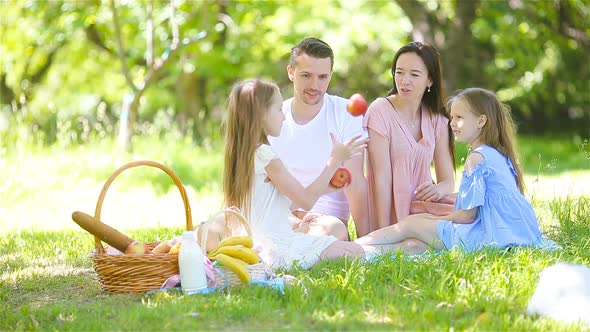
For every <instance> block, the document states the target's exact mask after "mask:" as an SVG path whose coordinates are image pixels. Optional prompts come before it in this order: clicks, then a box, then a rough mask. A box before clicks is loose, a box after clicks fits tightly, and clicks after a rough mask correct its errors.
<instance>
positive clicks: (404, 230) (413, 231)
mask: <svg viewBox="0 0 590 332" xmlns="http://www.w3.org/2000/svg"><path fill="white" fill-rule="evenodd" d="M436 222H437V219H435V218H433V217H432V216H431V215H428V214H414V215H411V216H409V217H408V218H406V219H404V220H402V221H400V222H398V223H397V224H395V225H391V226H387V227H385V228H381V229H378V230H376V231H374V232H371V233H369V234H367V235H365V236H363V237H361V238H358V239H356V240H355V242H356V243H358V244H360V245H370V244H371V245H376V244H394V243H398V242H402V241H404V240H407V239H411V238H414V239H417V240H420V241H422V242H424V243H426V244H433V245H434V246H435V248H442V246H441V245H440V241H436V242H435V240H438V234H437V232H436ZM437 242H438V243H437Z"/></svg>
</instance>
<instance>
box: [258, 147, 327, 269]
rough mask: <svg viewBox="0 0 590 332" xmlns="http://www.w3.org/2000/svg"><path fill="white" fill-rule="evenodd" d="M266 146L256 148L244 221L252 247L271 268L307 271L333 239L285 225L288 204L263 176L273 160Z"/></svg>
mask: <svg viewBox="0 0 590 332" xmlns="http://www.w3.org/2000/svg"><path fill="white" fill-rule="evenodd" d="M277 158H278V156H277V154H276V153H275V152H274V151H273V150H272V148H271V147H270V146H269V145H266V144H262V145H260V146H259V147H258V148H257V149H256V155H255V158H254V186H253V190H254V191H253V195H252V206H251V208H250V216H249V218H248V220H249V222H250V225H251V228H252V236H253V238H254V243H255V246H257V247H259V248H260V249H261V252H260V255H261V257H262V259H263V260H264V261H265V262H266V263H267V264H269V265H271V266H272V268H290V267H292V265H293V264H294V263H295V264H297V265H298V266H299V267H301V268H304V269H308V268H310V267H312V266H313V265H314V264H316V263H317V262H318V261H319V258H320V255H321V253H322V251H324V250H325V249H326V248H327V247H328V246H330V245H331V244H332V243H334V242H335V241H336V238H335V237H333V236H316V235H309V234H304V233H296V232H294V231H293V230H292V229H291V226H290V225H289V221H288V218H289V215H290V213H291V212H290V211H289V207H290V205H291V201H290V200H289V199H288V198H287V197H286V196H285V195H283V194H281V193H280V192H279V190H278V189H277V187H276V186H275V185H274V183H272V182H271V181H270V180H269V178H268V176H267V173H266V169H265V167H266V165H268V163H269V162H270V161H271V160H272V159H277Z"/></svg>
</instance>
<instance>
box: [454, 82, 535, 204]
mask: <svg viewBox="0 0 590 332" xmlns="http://www.w3.org/2000/svg"><path fill="white" fill-rule="evenodd" d="M459 99H462V100H464V101H466V102H467V104H468V105H469V109H470V110H471V112H473V113H474V114H476V115H477V116H480V115H485V116H486V118H487V122H486V123H485V125H484V126H483V127H482V128H481V134H480V135H479V141H480V143H481V144H486V145H489V146H491V147H494V148H495V149H496V150H498V151H500V153H502V154H503V155H504V156H506V157H507V158H509V159H510V161H511V162H512V165H514V169H515V170H516V184H517V185H518V189H519V190H520V192H521V193H524V190H525V185H524V180H523V177H522V168H521V167H520V162H519V161H518V154H517V152H516V126H515V125H514V122H513V121H512V116H511V112H510V107H508V105H505V104H503V103H501V102H500V100H498V97H496V95H495V94H494V93H493V92H492V91H489V90H485V89H481V88H469V89H465V90H463V91H460V92H459V93H458V94H457V95H456V96H454V97H452V98H451V99H450V100H449V105H450V104H452V103H454V102H455V101H457V100H459Z"/></svg>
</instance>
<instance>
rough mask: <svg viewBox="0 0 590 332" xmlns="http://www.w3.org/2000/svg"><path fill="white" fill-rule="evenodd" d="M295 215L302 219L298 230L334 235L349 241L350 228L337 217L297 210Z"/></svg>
mask: <svg viewBox="0 0 590 332" xmlns="http://www.w3.org/2000/svg"><path fill="white" fill-rule="evenodd" d="M294 215H295V216H296V217H298V218H300V219H301V222H300V223H299V226H298V227H297V229H294V230H295V231H296V232H301V233H306V234H311V235H332V236H334V237H335V238H337V239H338V240H340V241H348V240H349V237H348V228H347V227H346V224H345V223H344V222H343V221H342V220H340V219H339V218H337V217H334V216H328V215H324V214H321V213H305V212H303V211H295V212H294Z"/></svg>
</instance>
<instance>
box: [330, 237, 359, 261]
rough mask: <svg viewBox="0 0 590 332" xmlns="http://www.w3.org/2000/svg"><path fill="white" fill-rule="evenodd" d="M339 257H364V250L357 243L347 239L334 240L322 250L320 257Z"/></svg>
mask: <svg viewBox="0 0 590 332" xmlns="http://www.w3.org/2000/svg"><path fill="white" fill-rule="evenodd" d="M340 257H363V258H364V257H365V250H364V249H363V247H361V246H360V245H359V244H356V243H354V242H348V241H336V242H334V243H332V244H331V245H329V246H328V248H326V249H324V251H322V254H321V255H320V259H334V258H340Z"/></svg>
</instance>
